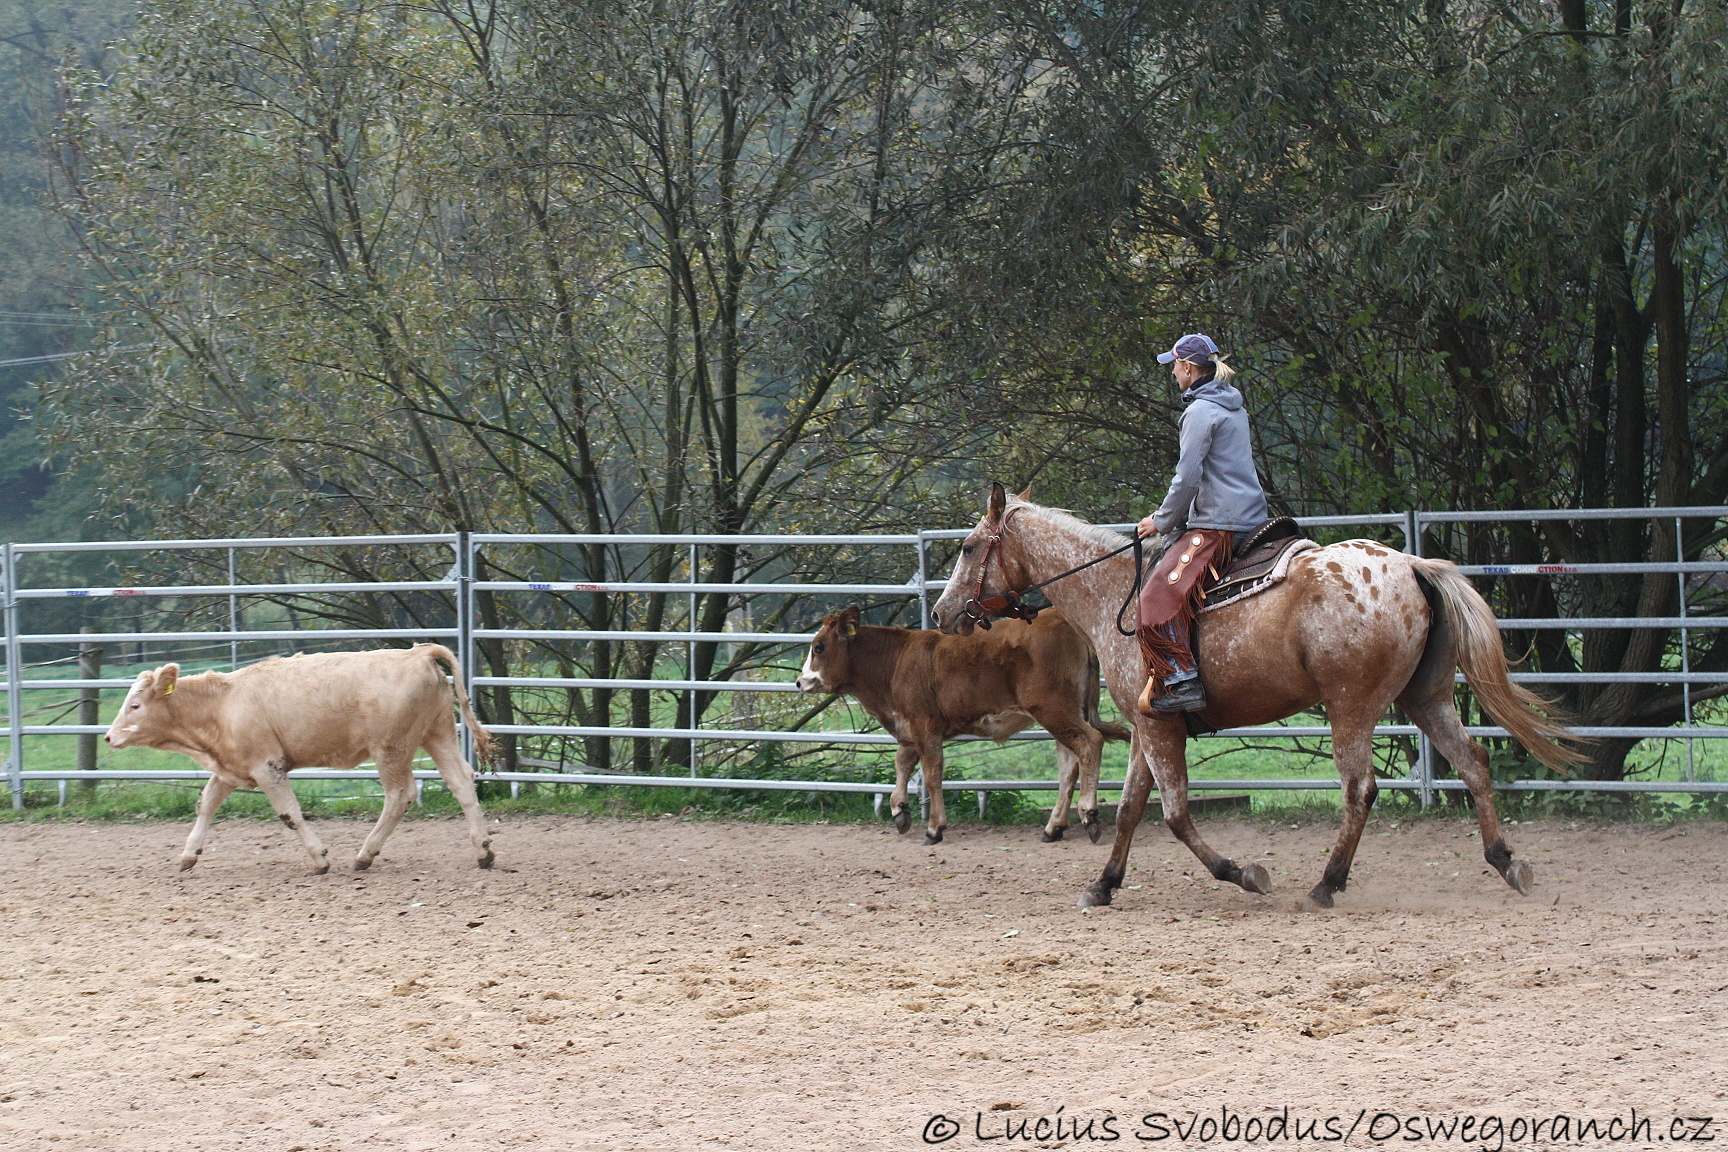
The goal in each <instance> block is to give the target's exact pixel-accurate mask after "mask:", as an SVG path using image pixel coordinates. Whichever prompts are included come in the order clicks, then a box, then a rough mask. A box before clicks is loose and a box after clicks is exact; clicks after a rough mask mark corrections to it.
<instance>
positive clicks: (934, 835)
mask: <svg viewBox="0 0 1728 1152" xmlns="http://www.w3.org/2000/svg"><path fill="white" fill-rule="evenodd" d="M945 827H946V826H944V828H937V829H936V830H935V831H933V832H926V833H924V847H926V848H928V847H930V845H932V844H940V843H942V833H943V831H944V830H945Z"/></svg>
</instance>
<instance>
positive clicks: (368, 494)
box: [50, 0, 1026, 767]
mask: <svg viewBox="0 0 1728 1152" xmlns="http://www.w3.org/2000/svg"><path fill="white" fill-rule="evenodd" d="M946 15H947V10H946V9H941V8H937V7H931V8H929V9H927V10H924V11H922V12H920V13H919V14H918V15H916V16H909V15H903V14H900V13H898V12H893V11H888V10H882V11H872V10H869V9H867V8H864V7H850V6H842V7H839V8H832V7H808V8H807V7H806V6H804V5H800V4H794V3H771V2H768V0H748V2H716V0H684V2H682V3H678V4H671V5H667V4H653V5H648V4H625V5H615V4H598V3H595V4H566V5H556V4H546V5H541V6H538V7H536V6H532V5H530V6H527V7H523V8H506V7H502V6H496V5H491V6H481V7H478V8H476V7H471V6H456V5H442V4H430V5H422V6H414V7H403V6H400V5H394V4H391V5H382V4H370V3H364V2H362V3H356V4H352V5H348V6H345V7H343V8H342V9H340V10H339V11H338V12H335V13H332V12H330V11H329V10H328V9H325V8H322V7H310V6H306V5H304V4H299V3H289V4H280V3H272V4H263V3H246V2H244V0H176V2H174V3H171V4H169V5H168V6H166V7H164V8H162V9H161V10H160V11H158V12H156V13H153V14H152V15H151V16H150V17H149V18H148V19H146V20H145V21H144V22H143V23H142V25H141V27H140V30H139V33H138V34H137V36H135V37H134V38H133V39H132V40H131V41H129V43H128V44H127V46H126V49H125V54H124V58H123V59H122V60H121V61H120V62H119V63H117V64H116V67H115V76H114V78H113V79H112V81H110V82H107V83H104V84H101V85H95V84H91V85H89V86H88V87H86V88H85V89H83V90H82V91H81V93H80V96H79V100H78V103H77V106H76V108H75V111H74V115H73V116H72V117H71V118H70V119H69V120H68V122H67V127H66V131H65V137H64V152H65V154H66V155H67V156H68V157H70V158H71V159H72V161H73V162H72V163H69V164H68V166H67V168H66V171H65V185H64V192H65V199H66V202H67V204H68V206H69V209H70V210H71V211H72V212H73V213H74V218H75V219H76V221H77V223H78V225H79V228H80V230H81V235H82V236H83V238H84V239H85V241H86V243H87V246H88V250H89V252H90V253H91V257H92V259H93V260H94V261H95V262H96V263H97V266H98V267H99V268H100V270H101V273H102V275H103V276H104V277H105V278H106V280H107V281H108V283H109V284H111V285H112V287H111V289H110V298H111V300H112V301H113V303H114V307H115V309H116V316H117V318H118V317H123V318H125V319H126V320H128V321H129V322H136V323H137V324H139V325H141V326H143V327H145V328H148V329H149V330H150V331H152V332H153V333H154V335H155V338H156V340H157V347H156V350H155V351H153V352H152V353H150V354H149V355H145V356H138V355H130V354H128V355H115V356H113V357H110V358H108V359H107V360H106V361H103V362H101V363H99V364H93V365H87V366H84V367H82V368H81V369H80V370H79V371H78V372H76V373H75V374H70V375H69V376H68V377H67V380H66V382H65V384H64V385H63V386H61V387H57V388H56V389H54V390H53V392H52V394H51V397H50V402H51V404H52V406H53V411H54V413H55V416H56V418H57V420H58V425H57V427H58V434H59V435H60V437H61V438H62V440H61V442H62V443H64V444H67V445H93V444H96V443H102V444H104V445H105V446H106V449H107V450H106V451H105V452H104V456H103V470H104V476H105V482H106V484H107V486H108V492H109V493H110V499H111V504H110V507H111V508H113V509H118V508H121V507H125V508H128V509H137V508H138V507H140V506H141V505H142V506H144V507H146V508H148V509H149V511H150V513H151V514H152V515H154V516H155V517H156V519H157V523H159V524H160V525H162V526H163V527H167V528H169V529H171V530H172V531H175V532H178V533H183V534H191V535H225V534H228V533H230V532H231V531H232V529H233V525H235V524H241V523H244V524H247V525H249V526H251V528H252V529H253V530H256V531H273V532H291V533H308V532H313V533H330V534H343V533H357V532H360V533H372V532H382V531H396V532H401V531H408V532H414V531H447V530H469V531H486V530H490V531H499V530H517V531H520V530H524V529H532V530H544V531H552V532H560V533H569V532H580V533H606V532H625V531H647V532H660V533H669V532H687V531H693V530H694V531H706V532H717V533H727V534H731V533H738V532H750V531H757V530H761V529H781V530H789V529H808V528H816V529H821V528H828V527H842V526H843V527H845V528H847V529H848V530H853V531H861V530H869V529H870V528H871V527H873V526H875V525H879V524H881V523H883V522H885V521H887V520H890V519H893V520H896V521H899V520H900V519H901V518H903V517H905V516H906V515H907V512H908V509H909V508H912V507H916V506H917V504H918V502H919V501H920V500H921V499H923V498H924V497H923V495H922V490H923V487H924V486H926V485H927V482H928V478H929V468H928V463H929V462H928V458H927V457H926V456H925V455H924V454H922V453H921V452H913V451H908V450H904V449H902V450H900V451H898V452H897V451H895V448H894V445H893V441H894V440H895V439H896V436H897V435H898V432H899V429H900V427H901V426H902V425H903V424H907V425H909V424H912V423H913V421H911V420H910V419H909V416H908V409H909V406H910V405H911V404H912V403H913V402H914V401H915V400H916V399H917V397H916V395H915V393H914V390H913V388H912V386H911V383H910V380H909V374H908V372H907V370H906V367H905V365H906V362H907V358H908V356H909V352H908V348H909V346H910V342H911V338H912V334H915V333H918V332H919V331H920V328H919V325H920V324H921V323H922V322H923V320H924V318H925V315H926V312H927V308H926V306H925V305H924V303H923V302H922V301H921V300H920V298H919V290H918V288H919V286H918V280H917V270H918V263H917V259H918V254H919V252H920V250H921V249H922V248H923V247H925V246H926V245H927V244H928V243H929V241H930V238H931V237H934V236H946V235H948V234H950V233H952V232H953V231H954V230H956V229H959V228H964V227H966V226H967V221H966V218H965V212H964V209H965V205H966V203H967V201H968V198H969V197H970V196H971V195H972V194H973V189H974V188H976V187H977V186H978V185H980V184H981V183H985V182H987V181H989V180H990V179H992V178H993V176H992V173H993V165H994V164H995V163H996V157H997V155H998V154H999V153H1000V152H1001V151H1002V149H1001V148H1000V147H998V148H996V149H995V150H994V151H991V150H988V149H986V150H983V151H978V150H970V151H969V150H964V149H957V148H956V144H957V143H958V142H961V141H963V140H965V141H970V140H972V139H974V138H977V139H981V140H984V141H987V142H994V141H996V140H998V139H999V138H1000V137H1001V136H1002V135H1003V131H1002V129H1001V127H1000V125H1001V124H1002V123H1003V122H1004V120H1005V119H1008V120H1011V119H1012V117H1013V116H1014V115H1016V114H1017V104H1016V102H1015V97H1016V95H1017V93H1019V92H1021V91H1022V90H1023V89H1024V87H1025V84H1026V76H1025V74H1024V72H1023V70H1021V69H1019V68H1018V67H1017V66H1016V64H1015V61H1013V60H1012V59H1009V60H1006V61H1004V62H1003V63H1001V64H1000V65H997V66H995V67H994V68H993V69H984V70H979V69H973V70H971V71H970V72H967V71H966V70H964V69H959V68H957V67H956V60H957V59H959V49H960V47H962V46H964V45H965V44H966V43H967V39H966V37H967V35H968V34H967V33H965V32H956V31H954V29H953V26H951V25H950V24H948V22H947V21H946V20H945V19H944V17H945V16H946ZM992 126H995V127H992ZM922 447H925V448H927V447H928V445H927V444H926V445H923V446H922ZM490 560H491V563H492V566H493V570H492V572H491V573H490V574H492V575H495V576H501V577H503V578H505V579H526V578H535V579H540V578H544V576H545V574H546V573H547V572H548V571H558V572H559V574H560V575H562V576H564V578H569V575H570V573H569V572H567V571H564V570H565V569H568V568H570V567H571V566H572V562H571V561H572V558H567V557H563V556H559V555H554V554H552V553H550V552H548V551H547V550H545V549H523V550H518V551H517V552H514V553H502V552H494V553H492V554H491V555H490ZM683 562H684V558H683V556H682V555H681V553H680V552H679V551H678V550H674V549H671V548H665V547H661V548H656V549H636V550H630V549H625V548H617V547H614V548H610V549H608V548H605V547H603V546H602V545H599V544H592V545H588V546H585V547H584V548H583V549H582V555H581V557H580V558H579V563H578V564H576V565H574V566H575V567H576V568H577V569H578V570H579V571H580V572H581V573H582V574H584V575H583V576H582V578H585V579H590V580H599V579H608V578H611V579H628V578H631V577H636V578H641V577H646V578H647V579H648V580H649V581H651V582H656V583H665V582H667V581H668V580H669V579H671V578H673V577H675V575H676V574H677V572H678V568H679V565H680V564H681V563H683ZM703 562H704V571H703V572H702V573H701V575H702V576H703V577H704V578H705V579H708V580H711V581H715V582H721V583H725V582H730V581H732V580H733V579H734V578H735V577H740V576H748V575H749V574H750V573H752V572H755V571H775V570H783V569H785V568H787V567H788V566H791V567H805V568H808V567H809V566H810V565H812V564H813V563H816V562H817V561H816V560H815V558H814V557H812V556H798V555H788V554H786V553H785V552H784V550H758V551H756V552H752V553H748V554H747V553H745V552H743V551H741V550H740V549H738V548H737V547H735V546H731V545H717V546H714V547H711V548H708V549H706V550H705V552H704V554H703ZM848 562H853V561H847V560H845V559H841V560H839V561H838V563H839V564H841V565H844V564H846V563H848ZM422 563H423V562H422ZM826 563H829V564H830V565H832V564H834V563H836V561H833V560H830V561H827V562H826ZM335 564H336V566H337V567H338V568H339V569H340V570H341V571H342V572H343V574H344V575H347V576H351V577H354V578H364V577H371V576H387V575H397V574H400V570H401V569H402V568H403V566H407V567H409V568H412V564H411V563H410V562H409V561H407V560H404V559H402V558H398V557H392V556H389V555H386V554H381V553H379V552H378V551H376V550H371V551H360V550H355V551H352V552H350V553H348V554H347V555H345V556H344V557H343V558H341V559H340V560H338V561H336V562H335ZM744 603H745V599H744V598H741V597H739V596H737V595H735V594H732V593H725V592H710V593H704V594H702V595H701V596H700V597H699V603H698V607H697V615H698V626H699V627H700V628H701V629H702V630H705V631H721V630H722V629H723V628H724V627H725V625H726V622H727V620H728V619H729V617H731V616H732V614H733V613H734V612H736V611H738V610H739V608H740V606H741V605H742V604H744ZM676 604H677V601H676V600H673V599H670V598H669V597H668V595H667V594H666V593H663V592H662V593H650V594H646V595H642V596H629V597H625V596H617V595H612V594H608V593H594V594H578V595H572V596H571V597H568V598H566V599H565V600H564V601H562V602H561V603H557V604H550V603H546V602H542V603H541V604H540V606H538V607H524V606H523V605H521V604H520V603H506V602H505V598H503V597H483V598H482V600H481V602H480V607H481V612H482V616H483V617H484V618H485V619H484V620H483V623H486V624H488V625H490V626H497V625H498V623H499V622H501V621H503V620H506V619H523V620H539V621H542V626H545V625H544V623H543V622H544V621H545V620H547V619H548V618H549V615H557V614H559V613H561V612H571V613H574V614H575V615H576V617H577V618H578V619H579V620H581V621H582V623H583V625H584V626H586V627H591V628H596V629H602V630H616V629H621V628H625V627H630V626H632V625H634V624H637V623H640V624H641V625H643V626H645V627H646V628H647V629H648V630H654V629H656V628H658V627H660V626H662V625H663V624H664V623H665V622H666V619H667V614H668V612H669V611H670V610H671V609H673V608H674V607H675V606H676ZM322 610H323V611H326V612H330V613H335V614H346V615H347V616H350V617H356V618H358V617H365V618H368V619H374V618H378V613H379V612H380V611H382V609H381V608H380V609H361V608H359V607H356V606H353V605H351V604H350V603H349V602H348V601H346V600H343V601H337V602H329V603H327V604H325V605H324V606H323V608H322ZM391 610H392V611H397V612H402V613H406V614H408V615H409V616H411V617H419V616H424V615H425V614H426V613H428V612H429V613H432V614H433V615H434V616H435V615H437V613H438V612H440V611H442V612H445V613H447V612H448V607H447V606H445V607H443V608H438V607H437V606H435V605H434V606H418V607H417V606H415V605H414V604H412V603H410V602H408V601H406V600H399V601H398V602H397V603H396V604H395V605H394V606H393V607H392V609H391ZM768 611H770V612H771V613H772V614H773V618H783V619H794V618H798V614H799V613H807V612H808V611H809V609H808V607H807V606H805V605H803V604H801V603H799V602H796V601H790V600H788V601H782V602H780V603H778V604H775V605H772V606H771V607H770V608H769V609H768ZM768 622H769V621H768V620H764V619H762V612H761V611H758V623H759V624H764V623H768ZM632 647H633V649H634V650H633V651H631V648H632ZM483 650H484V652H485V657H486V659H487V661H488V662H489V663H490V664H491V666H492V671H493V672H494V673H502V672H503V670H504V669H505V667H506V665H507V664H508V663H510V661H509V660H508V659H507V656H509V654H508V653H506V651H505V649H504V646H503V644H502V643H501V642H488V643H487V644H486V645H484V646H483ZM762 657H763V653H762V652H761V651H760V650H759V649H758V648H757V647H755V646H750V645H738V646H732V651H731V655H730V656H729V657H728V658H727V659H726V660H724V661H722V660H721V659H720V646H719V645H716V644H712V643H705V644H702V645H699V646H698V648H697V652H696V659H695V668H694V671H695V673H696V678H697V679H709V678H726V677H729V676H731V675H734V674H736V673H737V672H738V671H739V670H741V669H743V668H746V667H748V666H750V665H751V664H752V663H753V662H756V661H759V660H760V659H762ZM537 658H539V659H548V660H552V661H555V662H557V663H558V664H559V666H561V667H564V668H565V669H566V670H571V669H574V668H576V667H581V668H582V669H584V670H585V671H587V672H588V673H590V674H591V675H593V676H595V677H599V678H605V677H609V676H612V675H614V674H615V672H616V670H617V669H619V668H623V669H625V670H626V672H627V674H629V675H631V676H635V677H646V676H648V675H651V674H652V672H653V670H654V667H655V665H656V662H657V660H658V659H659V648H658V646H657V645H655V644H652V643H646V642H638V643H635V644H633V645H631V646H626V645H620V644H615V643H613V642H609V641H595V642H592V643H590V644H587V645H584V646H581V647H580V649H578V647H576V646H573V645H570V644H563V643H557V642H552V643H548V644H545V645H542V646H540V651H539V655H538V657H537ZM710 696H711V694H703V695H701V696H699V697H698V698H697V699H696V700H695V701H693V702H690V706H693V707H694V709H695V713H696V714H700V713H701V712H702V711H704V710H705V709H706V708H707V707H708V706H709V704H710V702H711V700H710ZM487 706H488V708H489V709H490V710H491V716H496V717H499V718H501V719H505V720H507V719H508V718H509V715H510V710H511V708H512V706H513V705H512V697H511V695H510V694H508V693H506V692H503V691H495V692H493V693H491V694H489V696H488V699H487ZM565 706H566V709H567V714H569V715H572V716H573V717H574V719H575V720H576V721H577V722H578V723H581V724H584V725H595V726H603V725H607V724H609V723H610V722H611V720H612V717H613V700H612V699H611V690H610V689H607V688H603V687H599V688H594V689H592V690H581V691H574V690H573V691H571V692H569V693H568V694H567V695H566V697H565ZM649 707H650V705H649V697H648V693H647V692H646V691H638V692H636V693H635V694H634V696H633V698H632V700H631V702H630V709H631V719H632V721H633V722H635V723H637V724H646V722H647V720H648V713H649ZM682 714H684V715H690V714H691V713H690V712H689V711H688V710H686V711H684V712H683V713H682ZM489 718H490V717H489ZM680 747H681V745H674V746H673V747H672V748H671V749H670V750H669V751H670V752H671V753H672V754H674V755H676V754H677V752H678V750H679V748H680ZM648 754H649V749H648V747H647V745H646V743H644V742H638V744H637V746H636V751H635V756H636V762H637V764H638V765H639V766H646V757H647V756H648ZM584 755H585V757H586V759H587V760H588V762H589V763H591V764H593V765H595V766H599V767H604V766H606V765H607V764H609V762H610V759H609V757H610V743H609V742H608V741H607V740H606V739H605V738H596V739H593V740H590V741H588V743H587V746H586V749H585V752H584Z"/></svg>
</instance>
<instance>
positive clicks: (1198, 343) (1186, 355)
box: [1158, 332, 1218, 364]
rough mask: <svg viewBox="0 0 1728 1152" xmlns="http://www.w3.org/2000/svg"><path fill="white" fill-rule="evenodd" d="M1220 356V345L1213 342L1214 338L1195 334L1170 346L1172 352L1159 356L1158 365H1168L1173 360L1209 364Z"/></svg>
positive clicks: (1162, 353) (1161, 353)
mask: <svg viewBox="0 0 1728 1152" xmlns="http://www.w3.org/2000/svg"><path fill="white" fill-rule="evenodd" d="M1216 355H1218V345H1216V344H1214V343H1213V342H1212V337H1210V336H1202V335H1201V334H1200V333H1198V332H1195V333H1193V334H1192V335H1188V336H1184V337H1182V339H1180V340H1178V341H1176V343H1174V344H1172V345H1171V346H1170V351H1168V352H1160V353H1159V354H1158V363H1160V364H1168V363H1170V361H1172V360H1188V361H1191V362H1193V363H1195V364H1205V363H1209V362H1210V361H1211V359H1212V358H1213V357H1214V356H1216Z"/></svg>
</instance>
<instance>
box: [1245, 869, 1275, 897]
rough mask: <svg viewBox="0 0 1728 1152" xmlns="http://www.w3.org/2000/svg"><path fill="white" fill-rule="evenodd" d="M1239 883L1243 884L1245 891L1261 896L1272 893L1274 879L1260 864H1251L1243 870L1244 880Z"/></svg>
mask: <svg viewBox="0 0 1728 1152" xmlns="http://www.w3.org/2000/svg"><path fill="white" fill-rule="evenodd" d="M1237 883H1239V884H1241V885H1242V887H1243V889H1244V890H1246V891H1249V892H1258V893H1260V894H1261V895H1265V894H1266V893H1268V892H1270V891H1272V877H1271V876H1270V875H1268V874H1267V872H1266V869H1264V868H1262V867H1260V865H1258V864H1250V865H1248V866H1247V867H1246V868H1244V869H1242V879H1241V880H1238V881H1237Z"/></svg>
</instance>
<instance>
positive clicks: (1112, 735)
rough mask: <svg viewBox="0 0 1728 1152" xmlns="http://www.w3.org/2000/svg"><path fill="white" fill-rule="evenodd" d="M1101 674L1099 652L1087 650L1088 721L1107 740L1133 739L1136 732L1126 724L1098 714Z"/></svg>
mask: <svg viewBox="0 0 1728 1152" xmlns="http://www.w3.org/2000/svg"><path fill="white" fill-rule="evenodd" d="M1099 674H1100V669H1099V666H1098V653H1096V652H1087V653H1086V689H1085V693H1084V697H1083V698H1084V699H1085V701H1086V723H1088V724H1090V725H1092V727H1094V728H1096V729H1098V731H1099V732H1100V733H1101V734H1102V735H1103V737H1104V739H1106V740H1131V739H1133V738H1134V734H1133V733H1132V732H1130V731H1129V730H1128V728H1127V727H1126V726H1125V725H1122V724H1117V723H1115V722H1114V721H1110V720H1105V719H1103V718H1102V717H1100V716H1099V715H1098V695H1099V689H1098V677H1099Z"/></svg>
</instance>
